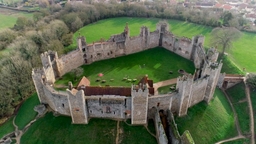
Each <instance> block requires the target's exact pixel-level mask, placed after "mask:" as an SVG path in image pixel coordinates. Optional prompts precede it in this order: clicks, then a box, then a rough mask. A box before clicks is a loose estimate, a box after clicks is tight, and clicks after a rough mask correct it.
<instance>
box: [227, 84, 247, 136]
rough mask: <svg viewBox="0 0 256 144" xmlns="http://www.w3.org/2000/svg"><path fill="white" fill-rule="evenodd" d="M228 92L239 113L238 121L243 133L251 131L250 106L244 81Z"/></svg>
mask: <svg viewBox="0 0 256 144" xmlns="http://www.w3.org/2000/svg"><path fill="white" fill-rule="evenodd" d="M227 94H228V95H229V97H230V100H231V102H232V104H233V106H234V108H235V111H236V113H237V118H238V122H239V125H240V128H241V131H242V133H243V134H248V133H249V132H250V116H249V107H248V102H247V100H246V95H245V86H244V83H242V82H241V83H239V84H237V85H235V86H233V87H231V88H229V89H228V90H227Z"/></svg>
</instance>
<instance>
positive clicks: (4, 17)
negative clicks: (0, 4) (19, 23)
mask: <svg viewBox="0 0 256 144" xmlns="http://www.w3.org/2000/svg"><path fill="white" fill-rule="evenodd" d="M0 9H1V10H0V12H1V13H0V19H1V22H0V30H2V29H5V28H11V27H13V26H14V24H15V23H16V20H17V18H18V17H22V16H23V17H27V18H32V16H33V14H32V13H24V12H16V11H12V10H6V9H4V10H3V9H2V8H0ZM2 11H4V12H3V13H2Z"/></svg>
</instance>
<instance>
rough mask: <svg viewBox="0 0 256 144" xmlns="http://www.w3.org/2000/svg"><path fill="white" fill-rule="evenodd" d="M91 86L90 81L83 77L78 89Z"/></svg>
mask: <svg viewBox="0 0 256 144" xmlns="http://www.w3.org/2000/svg"><path fill="white" fill-rule="evenodd" d="M89 85H90V81H89V80H88V79H87V78H86V77H85V76H83V77H82V79H81V80H80V82H79V83H78V85H77V87H78V88H79V87H81V86H89Z"/></svg>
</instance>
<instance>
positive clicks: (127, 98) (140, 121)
mask: <svg viewBox="0 0 256 144" xmlns="http://www.w3.org/2000/svg"><path fill="white" fill-rule="evenodd" d="M77 43H78V48H77V49H76V50H74V51H71V52H70V53H68V54H66V55H63V56H61V57H58V55H57V53H56V52H52V51H48V52H45V53H43V54H41V60H42V64H43V67H42V68H40V69H33V71H32V78H33V81H34V84H35V87H36V91H37V94H38V97H39V100H40V102H41V103H43V104H47V105H49V107H50V108H52V109H53V110H54V111H55V112H58V113H60V114H62V115H68V116H71V118H72V122H73V123H74V124H87V123H88V122H89V119H90V118H93V117H97V118H114V119H127V118H129V119H131V122H132V124H133V125H145V124H147V119H148V118H154V116H152V109H155V108H157V109H158V110H169V111H171V112H173V113H176V114H177V115H178V116H184V115H186V114H187V110H188V108H189V107H191V106H193V105H195V104H197V103H199V102H201V101H206V102H207V103H209V102H210V100H211V99H212V98H213V93H214V90H215V87H216V85H217V83H221V81H219V75H220V70H221V67H222V63H221V62H220V63H218V62H217V58H218V52H217V50H216V49H214V48H210V49H209V50H208V51H207V52H205V50H204V48H203V43H204V37H203V36H195V37H193V38H192V39H189V38H185V37H181V38H179V37H176V36H175V35H173V34H172V33H171V32H170V31H169V24H168V23H166V22H159V23H158V24H157V26H156V30H155V31H153V32H150V30H149V28H147V27H145V26H143V27H141V29H140V34H139V35H138V36H135V37H130V31H129V27H128V24H126V26H125V29H124V32H122V33H121V34H118V35H113V36H111V37H110V39H108V40H107V41H101V42H96V43H92V44H87V43H86V39H85V38H84V37H79V38H78V39H77ZM157 46H161V47H163V48H165V49H167V50H169V51H172V52H174V53H176V54H178V55H180V56H182V57H184V58H186V59H189V60H191V61H193V62H194V65H195V68H196V70H195V73H194V74H185V75H183V76H182V77H178V79H177V85H176V91H175V92H173V93H170V94H164V95H155V94H154V88H153V81H151V80H149V79H148V78H147V77H144V78H143V79H142V80H141V81H140V83H138V85H132V86H131V87H97V86H90V82H89V80H88V79H87V78H85V77H84V78H83V79H82V80H81V82H80V83H79V85H78V86H77V87H73V86H72V84H71V83H70V84H69V89H67V91H57V90H55V89H54V88H53V87H52V84H53V83H54V82H55V80H56V78H58V77H61V76H63V75H64V74H65V73H67V72H69V71H71V70H72V69H74V68H77V67H79V66H81V65H84V64H91V63H93V62H95V61H99V60H103V59H110V58H115V57H119V56H123V55H129V54H132V53H136V52H140V51H144V50H147V49H150V48H154V47H157ZM220 80H221V79H220ZM153 115H154V114H153Z"/></svg>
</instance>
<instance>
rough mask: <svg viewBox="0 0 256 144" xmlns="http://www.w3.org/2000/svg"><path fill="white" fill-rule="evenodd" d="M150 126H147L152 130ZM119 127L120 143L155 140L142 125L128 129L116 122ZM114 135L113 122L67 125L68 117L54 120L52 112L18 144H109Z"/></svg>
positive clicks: (141, 143) (140, 143)
mask: <svg viewBox="0 0 256 144" xmlns="http://www.w3.org/2000/svg"><path fill="white" fill-rule="evenodd" d="M151 123H152V121H151ZM151 123H149V127H152V126H153V127H154V125H153V124H151ZM119 128H120V130H119V138H118V140H119V142H120V143H124V144H125V143H130V142H132V143H138V144H156V139H155V138H154V137H153V136H151V135H150V134H149V133H148V132H147V130H146V129H145V128H144V127H143V126H128V125H127V124H125V123H124V122H120V123H119ZM151 129H152V128H151ZM116 136H117V121H114V120H109V119H90V121H89V124H88V125H77V124H72V123H71V117H65V116H58V117H54V116H53V115H52V113H47V114H46V115H45V116H44V117H43V118H40V119H39V120H38V121H36V122H35V123H34V124H33V125H32V126H31V127H30V128H29V130H28V131H27V132H26V133H25V134H24V135H23V136H22V138H21V143H22V144H35V143H37V144H38V143H40V144H45V143H54V144H63V143H72V144H81V143H86V144H113V143H116Z"/></svg>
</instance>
